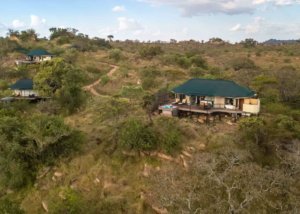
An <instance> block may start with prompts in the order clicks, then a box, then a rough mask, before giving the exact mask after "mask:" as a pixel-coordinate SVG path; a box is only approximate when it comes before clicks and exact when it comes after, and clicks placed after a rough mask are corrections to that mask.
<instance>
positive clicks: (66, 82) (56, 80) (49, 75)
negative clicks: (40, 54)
mask: <svg viewBox="0 0 300 214" xmlns="http://www.w3.org/2000/svg"><path fill="white" fill-rule="evenodd" d="M83 82H84V76H83V73H82V71H81V70H79V69H77V68H75V67H74V66H72V65H70V64H67V63H65V62H64V61H63V60H62V59H56V60H52V61H50V62H46V63H43V64H41V67H40V69H39V72H38V74H37V75H36V76H35V78H34V83H35V88H36V89H37V90H38V91H39V92H40V94H42V95H45V96H50V97H54V98H55V99H56V100H57V101H58V102H59V103H60V104H61V106H62V107H63V108H64V109H65V111H66V112H67V113H74V112H75V111H77V110H78V109H79V108H80V107H81V106H82V105H83V104H84V103H85V100H86V96H85V94H84V92H83V90H82V85H83Z"/></svg>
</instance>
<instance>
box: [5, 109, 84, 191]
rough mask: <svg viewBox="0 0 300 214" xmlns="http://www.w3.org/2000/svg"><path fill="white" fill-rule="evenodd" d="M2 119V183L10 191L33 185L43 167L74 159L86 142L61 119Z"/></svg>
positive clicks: (35, 116)
mask: <svg viewBox="0 0 300 214" xmlns="http://www.w3.org/2000/svg"><path fill="white" fill-rule="evenodd" d="M0 115H1V117H0V147H1V150H0V157H1V158H0V182H1V183H2V184H3V185H5V186H7V187H10V188H20V187H23V186H25V185H27V184H31V183H32V182H33V181H34V179H35V176H36V172H37V170H38V168H39V167H40V166H41V165H49V164H52V163H54V162H56V161H57V159H58V158H60V157H65V156H68V155H70V153H72V152H73V151H76V150H78V149H79V147H80V144H81V142H82V136H81V134H80V133H79V132H77V131H74V130H72V129H71V128H70V127H68V126H67V125H65V124H64V121H63V119H62V118H60V117H57V116H46V115H33V116H30V117H25V118H23V117H21V116H20V115H11V113H10V112H9V111H1V112H0ZM7 142H10V143H7Z"/></svg>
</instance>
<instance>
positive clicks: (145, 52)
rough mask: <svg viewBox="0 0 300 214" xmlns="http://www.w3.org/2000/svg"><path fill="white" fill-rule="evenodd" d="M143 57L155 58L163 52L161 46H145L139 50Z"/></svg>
mask: <svg viewBox="0 0 300 214" xmlns="http://www.w3.org/2000/svg"><path fill="white" fill-rule="evenodd" d="M139 53H140V55H141V57H144V58H150V59H151V58H153V57H155V56H157V55H160V54H162V53H163V50H162V48H161V46H144V47H142V48H141V49H140V50H139Z"/></svg>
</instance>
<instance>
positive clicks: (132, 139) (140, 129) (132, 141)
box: [120, 119, 158, 151]
mask: <svg viewBox="0 0 300 214" xmlns="http://www.w3.org/2000/svg"><path fill="white" fill-rule="evenodd" d="M157 140H158V139H157V137H156V135H155V132H154V130H153V127H151V126H148V125H146V124H144V123H143V122H141V121H140V120H136V119H129V120H128V121H127V122H126V123H125V124H124V126H123V127H122V130H121V134H120V143H121V145H123V146H124V147H126V148H128V149H133V150H136V151H151V150H154V149H155V148H156V146H157Z"/></svg>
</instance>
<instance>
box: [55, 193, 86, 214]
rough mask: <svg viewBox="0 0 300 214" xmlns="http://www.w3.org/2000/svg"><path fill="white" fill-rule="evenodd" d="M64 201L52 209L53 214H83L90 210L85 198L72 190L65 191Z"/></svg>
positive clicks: (58, 202) (60, 201)
mask: <svg viewBox="0 0 300 214" xmlns="http://www.w3.org/2000/svg"><path fill="white" fill-rule="evenodd" d="M64 197H65V199H64V200H59V201H57V203H56V204H54V205H53V207H52V208H51V209H50V213H52V214H64V213H68V214H82V213H86V211H87V210H88V209H89V208H88V207H89V206H88V204H87V203H86V202H85V201H84V199H83V197H82V196H81V195H80V194H79V193H78V192H76V191H74V190H72V189H67V190H66V191H64Z"/></svg>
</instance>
